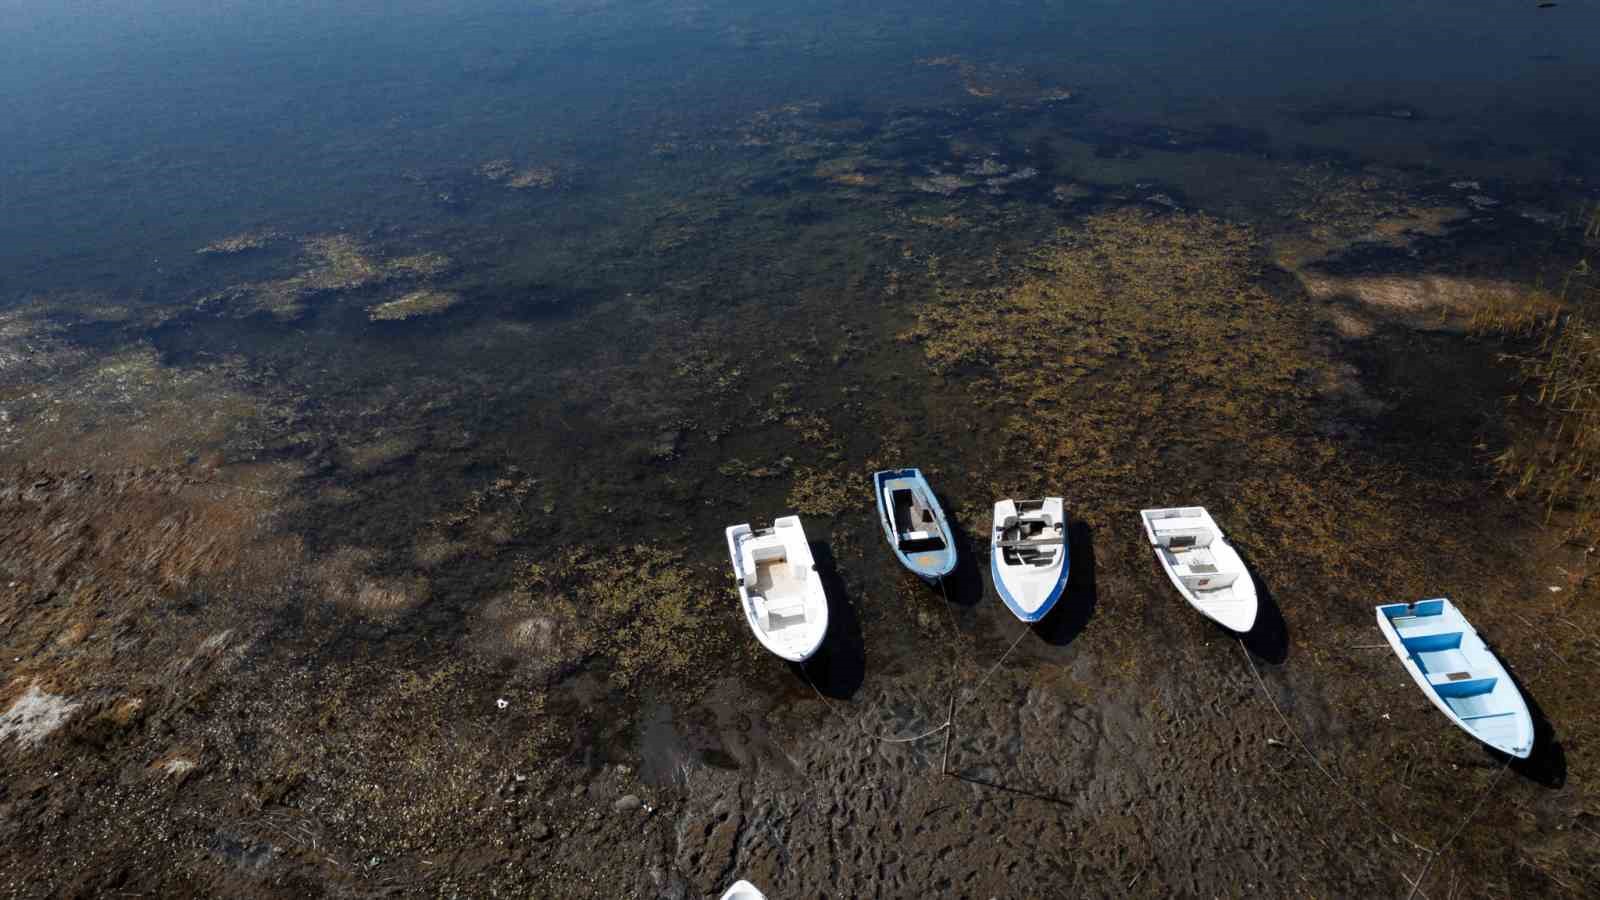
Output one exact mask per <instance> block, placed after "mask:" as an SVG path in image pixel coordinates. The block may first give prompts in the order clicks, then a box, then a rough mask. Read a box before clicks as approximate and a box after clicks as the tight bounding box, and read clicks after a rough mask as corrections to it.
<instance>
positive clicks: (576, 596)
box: [517, 545, 731, 688]
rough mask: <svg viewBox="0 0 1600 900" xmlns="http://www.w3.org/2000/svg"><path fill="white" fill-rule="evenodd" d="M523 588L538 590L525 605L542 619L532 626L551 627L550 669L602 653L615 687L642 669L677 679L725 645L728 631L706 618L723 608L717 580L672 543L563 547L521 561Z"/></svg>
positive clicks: (638, 676)
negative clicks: (531, 561) (553, 657)
mask: <svg viewBox="0 0 1600 900" xmlns="http://www.w3.org/2000/svg"><path fill="white" fill-rule="evenodd" d="M523 590H525V591H527V592H528V594H527V595H528V596H529V597H542V598H543V599H542V600H541V601H539V602H538V603H536V604H533V606H532V607H530V610H532V609H534V608H536V609H537V614H538V615H539V616H543V617H548V619H549V624H548V625H539V626H537V627H538V628H541V629H548V630H550V631H553V632H554V633H555V635H556V637H555V639H554V645H555V649H556V651H557V652H558V653H559V654H560V655H561V656H560V660H559V661H558V665H557V668H558V669H559V668H561V667H570V666H576V665H579V664H581V663H582V662H583V661H584V660H586V659H588V658H589V657H591V656H603V657H605V658H606V659H607V661H608V662H609V666H608V670H609V671H608V677H609V678H610V679H611V681H612V683H613V684H614V685H616V686H618V687H621V688H636V687H640V686H642V683H643V679H644V678H645V676H648V675H657V676H661V677H664V678H670V679H672V680H673V681H674V683H680V684H681V683H685V682H686V681H687V680H690V679H693V678H696V677H698V676H703V675H704V674H705V673H704V669H703V664H704V661H705V660H707V659H711V658H713V657H714V656H715V655H716V654H717V653H720V652H726V644H727V641H726V638H727V634H728V632H727V631H726V630H725V629H724V628H723V627H722V626H721V625H720V624H713V623H725V622H726V619H725V617H724V615H723V614H724V613H726V612H727V611H728V609H730V608H731V607H730V606H729V605H728V604H727V603H726V602H725V598H726V593H727V591H726V587H725V583H724V581H723V580H721V579H717V578H715V577H714V576H713V574H712V573H711V572H710V571H709V570H707V569H706V568H705V567H703V566H698V565H695V564H693V563H691V562H689V561H688V560H687V559H685V558H684V556H683V555H682V554H681V553H679V552H677V551H674V550H669V549H663V548H660V547H654V546H646V545H633V546H626V545H625V546H620V547H613V548H587V547H574V548H568V549H566V550H565V551H562V552H560V553H558V554H556V555H555V556H554V558H553V559H551V560H549V561H547V562H544V563H540V564H538V565H535V566H531V567H529V569H528V571H527V576H526V585H525V587H524V588H523ZM536 621H538V620H536ZM517 627H518V628H521V627H522V624H520V623H519V625H518V626H517Z"/></svg>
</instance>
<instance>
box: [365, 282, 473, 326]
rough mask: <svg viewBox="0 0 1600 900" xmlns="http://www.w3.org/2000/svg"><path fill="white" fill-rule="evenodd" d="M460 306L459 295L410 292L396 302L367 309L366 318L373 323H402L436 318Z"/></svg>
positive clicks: (433, 291)
mask: <svg viewBox="0 0 1600 900" xmlns="http://www.w3.org/2000/svg"><path fill="white" fill-rule="evenodd" d="M459 305H461V295H460V294H456V293H452V292H450V291H435V290H428V289H424V290H420V291H412V292H411V293H409V294H406V295H405V296H403V297H401V298H399V299H398V300H390V301H389V302H387V303H379V304H377V305H375V306H369V307H367V318H368V319H371V320H372V321H374V322H403V321H405V320H406V319H415V318H420V317H423V316H437V315H439V314H440V313H442V312H444V311H446V310H448V309H451V308H453V307H456V306H459Z"/></svg>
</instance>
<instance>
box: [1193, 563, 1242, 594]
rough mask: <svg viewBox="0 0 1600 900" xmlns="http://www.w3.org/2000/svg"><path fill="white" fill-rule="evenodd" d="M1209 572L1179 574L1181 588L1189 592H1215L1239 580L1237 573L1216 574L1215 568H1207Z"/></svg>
mask: <svg viewBox="0 0 1600 900" xmlns="http://www.w3.org/2000/svg"><path fill="white" fill-rule="evenodd" d="M1207 568H1210V569H1211V571H1210V572H1189V573H1184V574H1180V575H1179V576H1178V577H1179V578H1181V579H1182V580H1183V586H1184V587H1186V588H1188V589H1189V590H1191V591H1215V590H1220V589H1221V588H1225V587H1228V586H1230V585H1232V584H1233V583H1234V582H1235V581H1237V580H1238V579H1239V573H1238V572H1218V571H1217V570H1216V567H1215V566H1208V567H1207Z"/></svg>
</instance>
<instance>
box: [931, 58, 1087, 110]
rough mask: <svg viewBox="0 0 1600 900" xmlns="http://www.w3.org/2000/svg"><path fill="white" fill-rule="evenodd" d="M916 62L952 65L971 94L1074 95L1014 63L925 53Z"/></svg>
mask: <svg viewBox="0 0 1600 900" xmlns="http://www.w3.org/2000/svg"><path fill="white" fill-rule="evenodd" d="M917 64H918V65H922V66H929V67H933V68H946V69H954V70H955V71H956V73H957V74H958V75H959V76H960V78H961V87H962V89H963V90H964V91H966V92H967V94H969V95H970V96H973V97H978V98H984V99H988V98H993V99H997V100H1005V101H1009V102H1014V103H1023V104H1035V103H1061V102H1064V101H1067V100H1071V99H1073V98H1074V97H1075V96H1076V94H1075V93H1074V92H1072V91H1071V90H1068V89H1067V88H1063V87H1058V86H1054V85H1046V84H1042V83H1040V82H1039V81H1038V79H1036V78H1034V77H1032V76H1030V75H1028V74H1027V73H1026V72H1025V71H1024V70H1023V69H1021V68H1020V67H1017V66H997V65H989V64H979V63H975V62H972V61H971V60H969V59H967V58H965V57H962V56H955V55H947V56H930V57H925V58H923V59H919V60H917Z"/></svg>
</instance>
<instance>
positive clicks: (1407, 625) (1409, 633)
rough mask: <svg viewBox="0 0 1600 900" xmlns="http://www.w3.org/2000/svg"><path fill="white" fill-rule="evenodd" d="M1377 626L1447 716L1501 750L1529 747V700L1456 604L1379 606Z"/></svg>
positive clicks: (1522, 752) (1516, 752) (1519, 752)
mask: <svg viewBox="0 0 1600 900" xmlns="http://www.w3.org/2000/svg"><path fill="white" fill-rule="evenodd" d="M1378 630H1379V631H1381V632H1383V636H1384V638H1385V639H1386V640H1388V642H1389V646H1390V647H1392V648H1393V649H1394V652H1395V655H1397V656H1399V657H1400V661H1401V663H1402V664H1404V665H1405V667H1406V671H1407V672H1410V673H1411V680H1413V681H1415V682H1416V683H1417V687H1419V688H1422V692H1423V693H1424V694H1427V695H1428V699H1429V700H1431V701H1432V702H1433V705H1434V706H1436V707H1438V708H1439V711H1440V712H1442V713H1444V714H1445V715H1447V716H1449V717H1450V721H1452V722H1454V723H1456V724H1457V725H1459V726H1461V729H1462V730H1463V731H1465V732H1466V733H1468V734H1470V735H1472V736H1473V737H1475V738H1477V739H1478V740H1480V741H1483V742H1484V743H1485V744H1488V745H1489V746H1491V747H1493V748H1495V749H1496V750H1499V751H1500V752H1501V753H1509V754H1511V755H1512V756H1515V757H1518V758H1519V759H1527V758H1528V754H1529V753H1532V752H1533V718H1532V717H1531V716H1529V715H1528V704H1527V701H1525V700H1523V699H1522V692H1521V691H1519V690H1517V686H1516V684H1515V683H1514V682H1513V681H1512V680H1511V676H1509V675H1507V674H1506V670H1505V667H1504V666H1502V665H1501V664H1500V660H1498V659H1496V658H1495V655H1494V654H1493V653H1492V652H1490V650H1489V648H1488V647H1487V646H1486V645H1485V644H1484V643H1483V638H1480V637H1478V632H1477V631H1476V630H1474V629H1473V627H1472V625H1471V624H1469V623H1468V622H1467V619H1466V617H1465V616H1463V615H1461V611H1460V610H1458V609H1456V607H1455V604H1453V603H1451V602H1450V601H1449V600H1446V599H1444V598H1443V597H1439V598H1437V599H1433V600H1421V601H1418V602H1416V603H1390V604H1387V605H1385V606H1380V607H1378Z"/></svg>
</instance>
